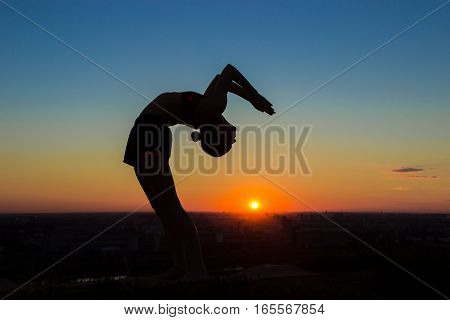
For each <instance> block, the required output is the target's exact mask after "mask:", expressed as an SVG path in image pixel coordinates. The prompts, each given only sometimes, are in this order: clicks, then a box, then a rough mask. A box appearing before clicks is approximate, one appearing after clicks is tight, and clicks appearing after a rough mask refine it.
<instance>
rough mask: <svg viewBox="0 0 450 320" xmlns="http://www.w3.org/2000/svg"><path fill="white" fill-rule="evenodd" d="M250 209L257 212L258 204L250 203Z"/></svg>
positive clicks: (256, 202)
mask: <svg viewBox="0 0 450 320" xmlns="http://www.w3.org/2000/svg"><path fill="white" fill-rule="evenodd" d="M250 209H252V210H258V209H259V202H258V201H256V200H253V201H250Z"/></svg>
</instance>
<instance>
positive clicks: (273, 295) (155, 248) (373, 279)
mask: <svg viewBox="0 0 450 320" xmlns="http://www.w3.org/2000/svg"><path fill="white" fill-rule="evenodd" d="M122 216H123V215H121V214H107V213H104V214H47V215H43V214H39V215H23V214H21V215H4V214H3V215H0V295H1V296H2V297H3V296H5V295H6V294H8V293H10V292H11V291H12V290H13V289H14V288H16V287H17V286H19V285H21V284H22V283H24V282H25V281H27V280H29V279H30V278H32V277H33V276H35V275H36V274H37V273H38V272H40V271H42V270H43V269H45V268H46V267H48V266H49V265H51V264H52V263H53V262H55V261H57V260H59V259H60V258H61V257H63V256H64V255H66V254H67V253H69V252H71V251H72V250H73V249H74V248H77V247H78V246H79V245H81V244H83V243H85V242H86V240H89V239H91V238H92V237H93V236H95V235H96V234H98V232H100V231H102V230H103V229H104V228H106V227H108V226H109V225H111V224H112V223H114V222H115V221H117V220H118V219H120V218H121V217H122ZM328 216H329V217H330V218H331V219H333V221H336V222H337V223H339V224H340V225H342V226H344V227H345V228H347V229H348V230H350V231H351V232H352V233H354V234H355V235H356V236H357V237H359V238H361V239H362V240H364V241H365V242H367V243H368V244H370V245H371V246H373V247H374V248H376V249H377V250H379V251H380V252H382V253H383V254H384V255H385V256H387V257H389V258H390V259H392V260H394V261H395V262H396V263H398V264H399V265H400V266H401V267H402V268H405V269H406V270H408V271H409V272H411V273H412V274H414V275H415V276H416V277H419V278H420V279H422V280H423V281H425V282H426V284H424V283H421V281H419V280H417V279H416V278H414V276H411V275H410V274H408V273H407V272H405V271H404V270H401V268H399V267H397V266H395V265H394V264H392V263H391V262H389V261H388V260H387V259H386V258H384V257H381V256H380V255H379V254H377V253H375V252H374V251H373V250H371V249H369V248H367V247H366V246H365V245H363V244H361V243H360V242H359V241H357V240H356V239H354V238H352V237H351V236H349V235H348V234H347V233H345V232H343V231H342V230H340V229H339V228H337V227H336V226H333V225H332V224H330V223H329V222H328V221H326V220H325V219H323V218H322V217H320V216H318V215H317V214H298V215H294V214H291V215H285V216H283V215H265V216H263V217H262V218H260V219H247V218H245V217H237V216H235V215H229V214H194V219H195V221H196V223H197V225H198V228H199V232H200V235H201V238H202V245H203V248H204V253H205V259H206V263H207V266H208V269H209V270H210V273H211V275H212V276H213V279H211V280H206V281H201V282H194V283H180V282H165V283H154V282H153V281H152V280H151V278H150V275H152V274H155V273H158V272H161V271H162V270H164V269H165V268H167V267H168V266H169V265H170V260H169V256H168V253H167V244H166V241H165V238H164V236H163V235H161V230H160V228H159V224H158V222H157V220H156V219H155V216H154V215H153V214H136V215H134V216H131V217H130V218H128V219H126V220H125V221H123V222H122V223H120V224H119V225H117V226H116V227H114V228H113V229H111V230H109V231H108V232H106V233H105V234H103V235H102V236H100V237H98V238H97V239H95V240H94V241H92V242H90V243H89V244H88V245H86V246H84V247H83V248H82V249H80V250H78V251H77V252H76V253H74V254H73V255H71V256H70V257H68V258H67V259H65V260H64V261H62V262H61V263H59V264H57V265H56V266H55V267H54V268H52V269H50V270H49V271H48V272H46V273H44V274H42V275H41V276H40V277H38V278H36V279H35V280H34V281H32V282H31V283H30V284H28V285H26V286H24V287H23V288H21V289H20V290H18V291H16V292H15V293H14V294H12V295H11V296H9V297H8V298H9V299H441V298H444V297H443V296H441V295H440V294H439V293H437V292H436V291H434V290H433V289H431V288H430V287H429V286H431V287H433V288H434V289H436V290H437V291H439V292H441V293H442V294H444V295H445V296H450V274H449V272H448V270H449V267H450V250H449V249H450V218H449V215H431V214H428V215H420V214H387V213H386V214H374V213H370V214H364V213H349V214H345V213H339V214H337V213H334V214H331V213H330V214H328ZM262 264H293V265H296V266H298V267H299V268H301V269H303V270H306V271H308V272H311V273H312V274H311V275H304V276H294V277H285V276H284V275H283V274H273V275H272V278H268V279H248V278H245V277H243V276H240V275H239V272H240V271H241V270H245V269H247V268H249V267H252V266H255V265H262ZM428 285H429V286H428Z"/></svg>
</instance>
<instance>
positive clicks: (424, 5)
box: [0, 0, 450, 165]
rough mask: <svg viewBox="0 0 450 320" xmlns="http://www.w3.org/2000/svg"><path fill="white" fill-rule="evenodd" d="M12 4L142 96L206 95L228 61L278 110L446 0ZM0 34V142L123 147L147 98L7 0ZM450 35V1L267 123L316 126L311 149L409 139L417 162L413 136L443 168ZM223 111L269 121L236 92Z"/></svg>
mask: <svg viewBox="0 0 450 320" xmlns="http://www.w3.org/2000/svg"><path fill="white" fill-rule="evenodd" d="M6 2H8V3H9V4H10V5H11V6H13V7H14V8H16V9H17V10H19V11H20V12H22V13H23V14H24V15H26V16H28V17H29V18H31V19H33V20H34V21H36V23H38V24H40V25H41V26H42V27H44V28H46V29H48V30H49V31H51V32H52V33H54V34H55V35H57V36H58V37H60V38H61V39H63V40H64V41H66V42H67V43H68V44H70V45H71V46H73V47H74V48H76V49H77V50H79V51H81V52H82V53H84V54H86V55H87V56H88V57H90V58H91V59H93V60H94V61H96V62H97V63H99V64H100V65H102V66H103V67H105V68H106V69H107V70H109V71H110V72H112V73H114V74H115V75H117V76H118V77H119V78H120V79H122V80H124V81H126V82H127V83H129V84H130V85H131V86H133V87H134V88H136V89H137V90H138V91H140V92H142V93H143V94H144V95H146V96H148V97H151V98H152V97H154V96H156V95H157V94H159V93H160V92H164V91H183V90H196V91H200V92H202V91H203V90H204V89H205V88H206V86H207V85H208V83H209V81H210V80H211V79H212V78H213V77H214V75H215V74H216V73H218V72H220V70H221V68H222V67H223V66H224V65H225V64H226V63H231V64H234V65H235V66H237V67H238V68H239V69H240V70H241V71H242V72H243V74H244V75H246V76H247V78H248V79H249V80H250V81H251V82H252V83H253V84H254V85H255V87H256V88H257V89H258V90H259V91H260V92H261V93H263V94H265V95H266V96H267V97H268V98H269V99H270V100H271V101H272V102H273V104H274V106H275V108H276V110H277V111H279V112H280V111H281V110H283V109H285V108H286V107H287V106H289V105H290V104H292V103H293V102H294V101H296V100H297V99H299V98H301V97H302V96H303V95H305V94H306V93H308V92H309V91H310V90H312V89H314V88H315V87H317V86H318V85H320V84H321V83H323V82H324V81H326V80H328V79H329V78H330V77H332V76H333V75H335V74H336V73H338V72H339V71H341V70H342V69H344V68H346V67H348V66H349V65H350V64H351V63H353V62H354V61H356V60H358V59H359V58H361V57H362V56H364V55H365V54H367V53H368V52H370V51H371V50H373V49H374V48H376V47H377V46H378V45H380V44H382V43H383V42H385V41H386V40H388V39H389V38H391V37H392V36H394V35H395V34H397V33H398V32H400V31H402V30H403V29H405V28H406V27H408V26H409V25H411V24H412V23H414V22H416V21H417V20H418V19H420V18H422V17H423V16H424V15H426V14H427V13H429V12H430V11H432V10H433V9H434V8H436V7H438V6H439V5H441V4H442V3H443V2H444V1H434V0H429V1H345V2H343V1H281V2H279V1H277V2H275V1H273V2H267V1H264V2H261V1H245V2H244V3H242V1H226V2H225V1H223V2H212V1H136V2H127V1H13V0H9V1H6ZM0 29H1V30H2V31H1V33H0V43H1V48H2V49H1V50H0V70H1V73H0V87H1V88H2V89H1V95H0V108H1V111H2V117H1V120H0V124H1V126H2V128H1V129H0V130H1V132H0V133H1V134H2V136H3V137H4V138H5V139H2V141H1V147H2V148H3V150H6V152H9V153H11V154H12V153H14V152H17V151H18V149H21V148H29V149H31V150H33V148H37V146H39V149H40V150H47V151H49V152H51V151H52V150H55V148H59V150H66V149H76V150H80V152H83V150H86V149H88V150H99V151H98V152H106V154H110V155H111V154H113V155H114V156H118V155H120V154H121V152H122V148H123V146H124V143H125V141H126V138H127V134H128V130H129V128H130V125H131V124H132V121H133V120H134V118H135V117H136V116H137V114H138V113H139V112H140V110H141V109H142V108H143V107H144V106H145V105H146V103H147V101H146V100H145V99H144V98H143V97H141V96H139V95H137V94H136V93H134V92H132V91H130V90H129V89H128V88H126V87H125V86H123V85H122V84H120V83H119V82H117V81H116V80H114V79H112V78H111V77H109V76H108V75H106V74H105V73H103V72H102V71H101V70H99V69H98V68H96V67H95V66H93V65H92V64H90V63H88V62H87V61H86V60H84V59H82V58H81V57H80V56H78V55H77V54H75V53H74V52H72V51H71V50H69V49H68V48H66V47H65V46H63V45H61V43H59V42H57V41H55V39H53V38H52V37H50V36H49V35H48V34H46V33H45V32H42V31H41V30H39V29H38V28H36V26H34V25H32V24H31V23H29V22H28V21H26V20H25V19H24V18H23V17H20V16H19V15H17V14H16V13H14V12H13V11H11V10H10V9H8V8H7V7H6V6H5V5H4V4H1V3H0ZM449 39H450V5H449V6H447V7H445V8H443V9H442V10H441V11H439V12H438V13H436V14H435V15H433V16H432V17H430V18H429V19H427V20H426V21H424V22H423V23H421V24H420V25H418V26H417V27H415V28H414V29H412V30H410V31H409V32H407V33H406V34H404V35H403V36H401V37H400V38H399V39H397V40H396V41H394V42H393V43H392V44H390V45H388V46H387V47H386V48H384V49H382V50H381V51H379V52H378V53H376V54H375V55H373V56H372V57H370V58H369V59H367V60H366V61H364V62H363V63H361V64H360V65H358V66H357V67H356V68H355V69H353V70H351V71H350V72H349V73H348V74H345V75H344V76H342V77H340V78H339V79H337V80H336V81H334V82H333V83H331V84H330V85H329V86H327V87H326V88H324V89H322V90H320V91H319V92H317V94H315V95H314V96H312V97H311V98H309V99H308V100H306V101H304V102H303V103H302V104H300V105H298V106H297V107H295V108H293V109H292V110H290V111H289V112H287V113H286V114H285V115H284V116H282V117H280V118H278V119H276V121H274V123H278V124H281V125H286V124H296V125H299V126H300V125H303V124H306V123H310V124H313V125H314V126H315V129H314V130H315V131H314V136H313V138H312V139H315V140H313V141H315V143H316V144H315V145H316V146H317V148H319V147H320V146H321V142H323V141H324V140H325V139H328V142H327V143H332V141H333V143H334V142H336V143H337V141H344V140H345V141H346V142H345V143H347V144H348V145H365V144H372V145H374V146H377V147H379V148H381V149H380V153H382V154H390V153H391V152H392V151H393V150H394V151H395V149H396V146H397V145H410V146H411V149H410V150H408V152H411V154H414V155H416V158H418V159H419V160H420V157H419V156H418V154H419V153H420V152H424V151H423V150H424V149H420V148H419V149H418V151H417V150H416V153H414V150H415V149H414V148H415V147H414V143H419V145H420V143H423V144H426V143H428V141H432V143H431V144H432V148H431V149H429V147H428V146H427V148H428V149H426V150H427V152H429V153H432V154H434V155H435V156H434V157H432V159H431V158H430V159H427V160H424V161H425V162H427V161H428V162H430V164H431V163H433V162H435V163H442V162H445V161H447V160H448V154H447V153H445V154H439V148H442V147H443V146H444V145H445V142H446V141H447V139H448V138H449V137H450V129H447V122H448V116H449V101H450V90H449V85H450V41H449ZM227 116H228V117H229V118H230V120H231V121H232V122H233V123H236V124H238V125H239V124H245V123H255V124H258V123H261V122H263V121H265V120H266V119H267V118H266V116H265V115H263V114H259V113H256V112H254V110H253V109H252V108H251V107H250V106H249V105H247V104H246V103H245V102H243V101H241V100H239V99H238V98H234V97H232V98H230V107H229V109H228V110H227ZM80 129H81V130H80ZM362 131H364V136H365V137H366V138H367V139H365V140H364V139H362V138H361V132H362ZM34 132H39V134H38V135H36V134H33V133H34ZM345 143H344V145H345ZM390 144H391V145H390ZM383 146H386V149H383ZM322 147H325V146H322ZM311 148H313V147H312V146H311ZM413 149H414V150H413ZM94 152H95V151H94ZM403 152H406V151H403ZM408 152H406V153H404V154H409V153H408ZM399 157H400V158H401V154H399V155H396V156H393V159H394V158H395V159H399ZM405 157H406V156H405ZM413 158H414V157H413ZM392 161H393V160H392ZM407 161H408V159H405V160H404V161H403V162H407ZM405 165H407V163H405Z"/></svg>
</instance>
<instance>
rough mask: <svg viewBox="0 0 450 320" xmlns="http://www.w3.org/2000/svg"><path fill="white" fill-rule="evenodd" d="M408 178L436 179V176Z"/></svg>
mask: <svg viewBox="0 0 450 320" xmlns="http://www.w3.org/2000/svg"><path fill="white" fill-rule="evenodd" d="M409 178H417V179H437V178H438V176H410V177H409Z"/></svg>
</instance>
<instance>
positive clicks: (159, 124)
mask: <svg viewBox="0 0 450 320" xmlns="http://www.w3.org/2000/svg"><path fill="white" fill-rule="evenodd" d="M228 92H232V93H234V94H236V95H238V96H240V97H242V98H243V99H245V100H247V101H248V102H250V103H251V104H252V105H253V106H254V107H255V108H256V109H257V110H259V111H261V112H266V113H268V114H270V115H272V114H273V113H274V110H273V108H272V104H271V103H270V102H269V101H267V100H266V99H265V98H264V97H263V96H261V95H260V94H259V93H258V92H257V91H256V90H255V88H253V86H252V85H251V84H250V83H249V82H248V81H247V80H246V79H245V78H244V76H243V75H242V74H241V73H240V72H239V71H238V70H237V69H236V68H235V67H233V66H232V65H229V64H228V65H227V66H226V67H225V68H224V69H223V71H222V72H221V74H218V75H216V77H215V78H214V79H213V81H212V82H211V84H210V85H209V86H208V88H207V89H206V91H205V93H204V94H200V93H196V92H193V91H185V92H167V93H163V94H161V95H159V96H158V97H156V99H155V100H153V101H152V102H150V104H149V105H148V106H147V107H146V108H145V109H144V110H143V111H142V112H141V114H140V115H139V117H138V118H137V119H136V121H135V125H134V126H133V128H132V129H131V132H130V135H129V138H128V143H127V147H126V150H125V156H124V162H125V163H127V164H129V165H131V166H133V167H134V171H135V173H136V176H137V179H138V180H139V183H140V185H141V187H142V189H143V190H144V192H145V194H146V196H147V198H148V199H149V201H150V203H151V205H152V207H153V209H154V211H155V213H156V215H157V216H158V217H159V219H160V220H161V222H162V225H163V228H164V232H165V234H166V236H167V238H168V241H169V246H170V251H171V254H172V258H173V266H172V267H171V268H170V269H168V270H167V271H165V272H164V273H162V274H160V275H158V276H157V278H159V279H176V278H180V277H182V276H183V278H187V279H202V278H205V277H207V276H208V274H207V271H206V268H205V264H204V262H203V255H202V250H201V246H200V241H199V237H198V232H197V228H196V226H195V224H194V223H193V222H192V221H191V219H190V217H189V215H187V214H186V211H185V210H184V209H183V206H182V205H181V203H180V200H179V199H178V196H177V193H176V190H175V185H174V181H173V177H172V174H171V172H170V167H169V157H170V152H171V143H172V142H171V138H172V135H171V131H170V129H169V128H168V127H169V126H172V125H176V124H185V125H187V126H190V127H192V128H194V129H199V131H200V132H197V131H195V132H193V134H192V139H193V140H194V141H200V142H201V146H202V149H203V150H204V151H205V152H206V153H208V154H209V155H211V156H214V157H219V156H222V155H224V154H225V153H227V152H228V151H229V150H230V149H231V146H232V144H233V143H234V142H235V141H236V140H235V137H236V128H235V127H234V126H232V125H231V124H230V123H228V122H227V121H226V120H225V118H224V117H223V116H222V113H223V112H224V111H225V108H226V106H227V93H228Z"/></svg>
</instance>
